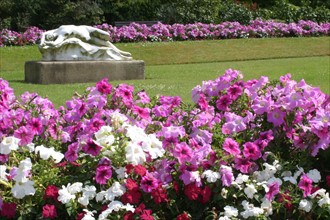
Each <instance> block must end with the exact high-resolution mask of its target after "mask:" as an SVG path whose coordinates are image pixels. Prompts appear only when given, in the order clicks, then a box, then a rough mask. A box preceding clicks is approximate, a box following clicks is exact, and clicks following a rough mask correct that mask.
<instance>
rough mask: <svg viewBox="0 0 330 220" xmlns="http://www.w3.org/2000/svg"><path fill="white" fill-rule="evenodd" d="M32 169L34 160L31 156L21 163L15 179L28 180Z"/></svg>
mask: <svg viewBox="0 0 330 220" xmlns="http://www.w3.org/2000/svg"><path fill="white" fill-rule="evenodd" d="M31 169H32V162H31V159H30V158H26V159H25V160H22V161H21V162H20V163H19V166H18V169H17V170H16V175H15V176H14V178H13V179H14V180H15V181H16V182H27V181H28V178H27V177H28V175H29V173H30V171H31Z"/></svg>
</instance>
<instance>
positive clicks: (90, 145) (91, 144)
mask: <svg viewBox="0 0 330 220" xmlns="http://www.w3.org/2000/svg"><path fill="white" fill-rule="evenodd" d="M101 149H102V147H101V146H100V145H98V144H97V143H96V142H95V141H93V140H89V141H88V142H87V143H86V144H85V145H84V146H83V147H82V150H83V151H84V152H85V153H87V154H90V155H92V156H97V155H98V154H99V153H100V151H101Z"/></svg>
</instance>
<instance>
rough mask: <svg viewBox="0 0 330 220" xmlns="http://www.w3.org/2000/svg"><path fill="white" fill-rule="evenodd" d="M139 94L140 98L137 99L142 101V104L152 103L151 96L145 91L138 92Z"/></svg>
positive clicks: (139, 101)
mask: <svg viewBox="0 0 330 220" xmlns="http://www.w3.org/2000/svg"><path fill="white" fill-rule="evenodd" d="M137 95H138V96H139V98H140V99H139V100H137V101H136V102H137V103H142V104H147V103H150V98H149V96H148V95H147V93H146V92H145V91H140V92H138V94H137Z"/></svg>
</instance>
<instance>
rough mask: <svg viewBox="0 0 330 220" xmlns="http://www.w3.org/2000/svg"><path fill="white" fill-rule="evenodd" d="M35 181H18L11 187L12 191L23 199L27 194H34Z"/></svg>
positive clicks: (16, 196) (18, 197)
mask: <svg viewBox="0 0 330 220" xmlns="http://www.w3.org/2000/svg"><path fill="white" fill-rule="evenodd" d="M33 184H34V182H33V181H31V180H28V181H26V182H23V183H22V182H16V183H15V185H14V186H13V188H12V189H11V192H12V194H13V196H14V197H15V198H17V199H22V198H24V197H25V196H28V195H34V194H35V192H36V190H35V188H34V187H33Z"/></svg>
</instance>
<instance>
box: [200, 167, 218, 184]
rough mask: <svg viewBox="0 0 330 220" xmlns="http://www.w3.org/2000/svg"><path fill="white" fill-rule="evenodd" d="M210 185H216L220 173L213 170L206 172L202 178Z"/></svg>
mask: <svg viewBox="0 0 330 220" xmlns="http://www.w3.org/2000/svg"><path fill="white" fill-rule="evenodd" d="M205 177H206V180H207V182H208V183H215V182H216V181H217V180H218V179H220V173H219V172H214V171H212V170H205V171H204V172H203V173H202V178H205Z"/></svg>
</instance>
